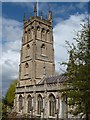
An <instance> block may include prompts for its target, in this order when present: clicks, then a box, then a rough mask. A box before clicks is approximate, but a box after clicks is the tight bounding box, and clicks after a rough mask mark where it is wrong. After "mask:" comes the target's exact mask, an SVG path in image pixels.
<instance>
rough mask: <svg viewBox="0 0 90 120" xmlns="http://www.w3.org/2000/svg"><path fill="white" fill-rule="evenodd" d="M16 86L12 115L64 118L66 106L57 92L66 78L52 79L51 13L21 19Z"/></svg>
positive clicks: (53, 70) (53, 75)
mask: <svg viewBox="0 0 90 120" xmlns="http://www.w3.org/2000/svg"><path fill="white" fill-rule="evenodd" d="M23 22H24V28H23V36H22V47H21V58H20V66H19V67H20V68H19V82H18V84H17V86H16V91H15V100H14V111H15V112H16V113H17V117H18V116H19V115H21V116H24V117H25V115H27V116H28V117H30V118H32V117H36V118H37V117H39V118H55V119H56V118H61V119H64V118H67V116H68V115H67V109H68V108H67V105H66V103H65V100H64V98H63V97H62V93H61V92H60V89H62V88H63V82H64V81H66V79H67V78H66V76H65V75H63V74H61V75H59V76H55V64H54V48H53V29H52V12H51V11H49V12H48V19H44V18H43V17H42V14H41V15H40V16H37V9H36V5H35V6H34V16H33V17H31V18H30V19H29V20H27V19H26V17H25V16H24V20H23Z"/></svg>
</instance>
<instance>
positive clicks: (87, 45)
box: [62, 22, 90, 120]
mask: <svg viewBox="0 0 90 120" xmlns="http://www.w3.org/2000/svg"><path fill="white" fill-rule="evenodd" d="M74 39H75V40H76V42H77V46H75V45H74V44H72V45H71V46H70V45H69V43H68V42H67V43H68V45H69V48H70V50H69V54H70V56H69V62H68V63H65V64H66V65H67V72H66V76H67V78H68V80H67V81H66V83H65V85H66V88H65V89H64V90H62V91H63V94H64V95H66V96H67V97H68V104H69V105H70V106H72V107H74V108H73V109H72V110H70V111H69V112H70V113H71V114H73V115H78V114H80V115H81V116H83V115H85V116H86V120H89V116H90V25H89V24H88V22H87V23H86V24H85V25H82V30H81V31H80V32H78V34H77V37H76V38H74Z"/></svg>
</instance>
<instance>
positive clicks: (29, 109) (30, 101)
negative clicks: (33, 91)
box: [27, 95, 32, 113]
mask: <svg viewBox="0 0 90 120" xmlns="http://www.w3.org/2000/svg"><path fill="white" fill-rule="evenodd" d="M27 102H28V104H27V106H28V109H27V111H28V113H30V111H31V110H32V97H31V96H30V95H29V96H28V97H27Z"/></svg>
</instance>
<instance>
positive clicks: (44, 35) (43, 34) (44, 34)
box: [42, 28, 46, 40]
mask: <svg viewBox="0 0 90 120" xmlns="http://www.w3.org/2000/svg"><path fill="white" fill-rule="evenodd" d="M45 39H46V32H45V29H44V28H42V40H45Z"/></svg>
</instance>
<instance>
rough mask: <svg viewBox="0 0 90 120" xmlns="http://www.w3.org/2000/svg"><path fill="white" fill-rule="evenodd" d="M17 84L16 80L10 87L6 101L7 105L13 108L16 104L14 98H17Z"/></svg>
mask: <svg viewBox="0 0 90 120" xmlns="http://www.w3.org/2000/svg"><path fill="white" fill-rule="evenodd" d="M16 84H17V80H14V82H13V83H12V84H11V85H10V87H9V89H8V91H7V93H6V96H5V100H6V102H7V105H8V106H10V107H12V106H13V103H14V97H15V87H16Z"/></svg>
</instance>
